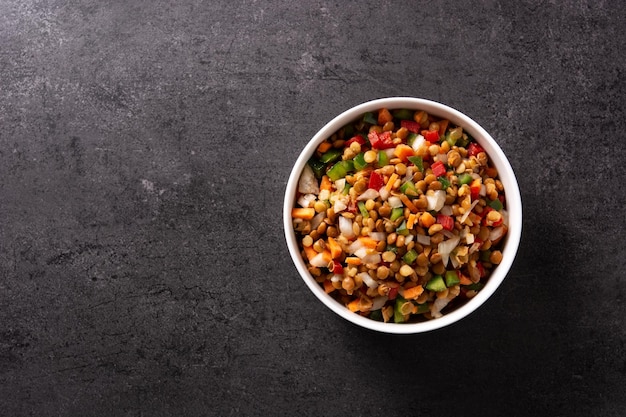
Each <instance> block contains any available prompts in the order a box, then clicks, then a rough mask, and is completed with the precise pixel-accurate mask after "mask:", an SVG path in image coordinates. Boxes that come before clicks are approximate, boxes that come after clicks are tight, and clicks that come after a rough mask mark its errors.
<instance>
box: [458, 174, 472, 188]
mask: <svg viewBox="0 0 626 417" xmlns="http://www.w3.org/2000/svg"><path fill="white" fill-rule="evenodd" d="M458 180H459V184H461V185H463V184H469V183H470V182H472V180H473V178H472V176H471V175H470V174H467V173H465V174H461V175H459V177H458Z"/></svg>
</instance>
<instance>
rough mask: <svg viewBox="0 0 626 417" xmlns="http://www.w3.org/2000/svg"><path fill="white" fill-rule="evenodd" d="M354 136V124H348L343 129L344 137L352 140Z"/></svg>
mask: <svg viewBox="0 0 626 417" xmlns="http://www.w3.org/2000/svg"><path fill="white" fill-rule="evenodd" d="M353 135H354V126H352V124H347V125H345V126H344V127H343V137H344V138H351V137H352V136H353Z"/></svg>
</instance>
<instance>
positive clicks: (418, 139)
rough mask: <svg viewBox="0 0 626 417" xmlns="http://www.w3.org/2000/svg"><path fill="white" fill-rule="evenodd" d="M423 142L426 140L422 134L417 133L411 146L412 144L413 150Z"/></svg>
mask: <svg viewBox="0 0 626 417" xmlns="http://www.w3.org/2000/svg"><path fill="white" fill-rule="evenodd" d="M424 142H426V139H424V136H422V135H417V137H416V138H415V140H414V141H413V146H412V148H413V150H414V151H417V150H418V149H419V148H420V146H422V145H423V144H424Z"/></svg>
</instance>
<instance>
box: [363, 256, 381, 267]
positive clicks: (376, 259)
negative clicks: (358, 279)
mask: <svg viewBox="0 0 626 417" xmlns="http://www.w3.org/2000/svg"><path fill="white" fill-rule="evenodd" d="M381 261H382V257H381V256H380V254H379V253H368V254H367V255H365V256H364V257H362V258H361V262H363V263H364V264H379V263H380V262H381Z"/></svg>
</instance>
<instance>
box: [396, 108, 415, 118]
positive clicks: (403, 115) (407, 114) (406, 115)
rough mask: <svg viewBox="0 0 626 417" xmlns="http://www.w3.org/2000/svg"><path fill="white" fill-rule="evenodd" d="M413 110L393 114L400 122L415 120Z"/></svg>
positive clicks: (402, 110)
mask: <svg viewBox="0 0 626 417" xmlns="http://www.w3.org/2000/svg"><path fill="white" fill-rule="evenodd" d="M413 113H414V112H413V110H409V109H396V110H393V111H392V112H391V114H392V115H393V117H395V118H396V119H400V120H413Z"/></svg>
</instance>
